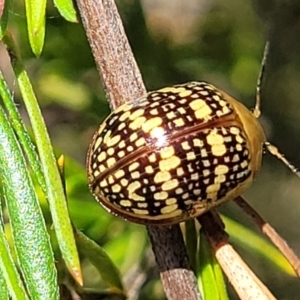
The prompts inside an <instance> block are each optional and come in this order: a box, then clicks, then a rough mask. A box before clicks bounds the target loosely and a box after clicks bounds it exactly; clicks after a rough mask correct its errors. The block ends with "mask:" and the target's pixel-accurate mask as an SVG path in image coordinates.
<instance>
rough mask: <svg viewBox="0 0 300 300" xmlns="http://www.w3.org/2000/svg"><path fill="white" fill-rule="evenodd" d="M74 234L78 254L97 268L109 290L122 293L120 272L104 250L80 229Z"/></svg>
mask: <svg viewBox="0 0 300 300" xmlns="http://www.w3.org/2000/svg"><path fill="white" fill-rule="evenodd" d="M75 236H76V241H77V245H78V250H79V252H80V254H81V255H83V256H84V257H86V258H88V259H89V261H90V262H91V263H92V264H93V265H94V266H95V267H96V268H97V270H98V271H99V273H100V275H101V277H102V279H103V281H104V282H105V283H106V284H107V285H108V286H109V287H110V292H112V293H117V294H121V295H124V290H123V285H122V281H121V277H120V272H119V270H118V269H117V267H116V266H115V264H114V263H113V262H112V260H111V259H110V258H109V256H108V255H107V254H106V252H105V251H104V250H103V249H102V248H101V247H100V246H99V245H98V244H96V243H95V242H94V241H92V240H91V239H89V238H88V237H87V236H85V235H84V234H83V233H81V232H80V231H76V235H75Z"/></svg>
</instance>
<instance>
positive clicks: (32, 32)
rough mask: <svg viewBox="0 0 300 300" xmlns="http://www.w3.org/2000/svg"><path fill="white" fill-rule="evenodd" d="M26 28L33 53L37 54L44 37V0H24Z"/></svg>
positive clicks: (40, 50) (40, 49) (41, 46)
mask: <svg viewBox="0 0 300 300" xmlns="http://www.w3.org/2000/svg"><path fill="white" fill-rule="evenodd" d="M25 7H26V18H27V30H28V36H29V43H30V46H31V49H32V51H33V53H34V54H35V55H36V56H39V55H40V54H41V52H42V50H43V46H44V38H45V14H46V0H25Z"/></svg>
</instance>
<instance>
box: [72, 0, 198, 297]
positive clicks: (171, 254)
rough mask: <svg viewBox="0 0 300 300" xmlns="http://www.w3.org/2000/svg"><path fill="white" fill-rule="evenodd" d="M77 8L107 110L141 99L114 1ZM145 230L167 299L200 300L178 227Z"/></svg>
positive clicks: (81, 3) (89, 0)
mask: <svg viewBox="0 0 300 300" xmlns="http://www.w3.org/2000/svg"><path fill="white" fill-rule="evenodd" d="M77 5H78V8H79V11H80V14H81V18H82V22H83V25H84V27H85V30H86V34H87V37H88V40H89V42H90V45H91V48H92V52H93V55H94V58H95V61H96V64H97V66H98V69H99V71H100V75H101V78H102V81H103V84H104V87H105V91H106V94H107V97H108V99H109V101H110V105H111V107H112V108H116V107H118V106H119V105H121V104H122V103H124V102H126V101H128V100H131V99H136V98H139V97H141V96H143V95H144V94H145V93H146V89H145V87H144V83H143V81H142V77H141V74H140V71H139V69H138V66H137V64H136V61H135V59H134V57H133V54H132V51H131V49H130V46H129V43H128V40H127V37H126V34H125V32H124V28H123V25H122V22H121V19H120V16H119V14H118V11H117V8H116V6H115V3H114V1H113V0H102V1H99V0H77ZM147 229H148V232H149V235H150V239H151V242H152V246H153V251H154V254H155V256H156V260H157V263H158V266H159V270H160V271H161V273H160V275H161V279H162V283H163V286H164V289H165V292H166V294H167V297H168V299H180V300H182V299H190V300H193V299H201V298H200V295H199V292H198V288H197V285H196V279H195V276H194V275H193V273H192V272H191V270H190V268H189V266H188V264H187V254H186V252H185V251H183V250H182V249H185V246H184V243H183V239H182V235H181V232H180V228H179V226H178V225H177V226H172V227H170V228H161V227H158V226H156V227H154V226H148V227H147ZM179 232H180V233H179ZM170 261H172V262H176V264H175V265H176V266H177V267H176V269H170V264H169V262H170ZM174 290H176V293H174V292H173V291H174Z"/></svg>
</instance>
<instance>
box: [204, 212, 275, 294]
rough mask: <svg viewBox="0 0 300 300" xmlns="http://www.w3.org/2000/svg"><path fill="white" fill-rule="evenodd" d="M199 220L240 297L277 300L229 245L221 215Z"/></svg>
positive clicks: (211, 215) (212, 214)
mask: <svg viewBox="0 0 300 300" xmlns="http://www.w3.org/2000/svg"><path fill="white" fill-rule="evenodd" d="M198 220H199V222H200V224H201V225H202V228H203V229H204V231H205V234H206V235H207V237H208V240H209V242H210V244H211V246H212V248H213V250H214V252H215V256H216V258H217V260H218V262H219V264H220V266H221V267H222V269H223V271H224V272H225V274H226V275H227V277H228V279H229V281H230V283H231V284H232V286H233V287H234V289H235V291H236V292H237V294H238V295H239V297H240V298H241V299H243V300H250V299H260V300H273V299H276V298H275V297H274V296H273V295H272V294H271V292H270V291H269V290H268V289H267V287H266V286H265V285H264V284H263V283H262V282H261V281H260V280H259V279H258V278H257V277H256V275H255V274H254V273H253V272H252V271H251V270H250V268H249V267H248V266H247V264H246V263H245V262H244V261H243V260H242V258H241V257H240V256H239V255H238V254H237V253H236V251H235V250H234V249H233V247H232V246H231V245H230V244H229V243H228V235H227V233H226V232H225V231H224V225H223V222H222V221H221V219H220V217H219V215H218V214H217V213H216V212H215V211H212V212H208V213H205V214H204V215H202V216H201V217H198Z"/></svg>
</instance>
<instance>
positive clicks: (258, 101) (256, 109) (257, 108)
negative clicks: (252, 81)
mask: <svg viewBox="0 0 300 300" xmlns="http://www.w3.org/2000/svg"><path fill="white" fill-rule="evenodd" d="M269 48H270V42H269V41H267V42H266V45H265V49H264V54H263V58H262V61H261V67H260V71H259V75H258V78H257V84H256V103H255V107H254V109H253V115H254V116H255V118H258V117H259V116H260V114H261V111H260V104H261V98H260V94H261V84H262V81H263V78H264V73H265V66H266V62H267V56H268V53H269Z"/></svg>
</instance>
